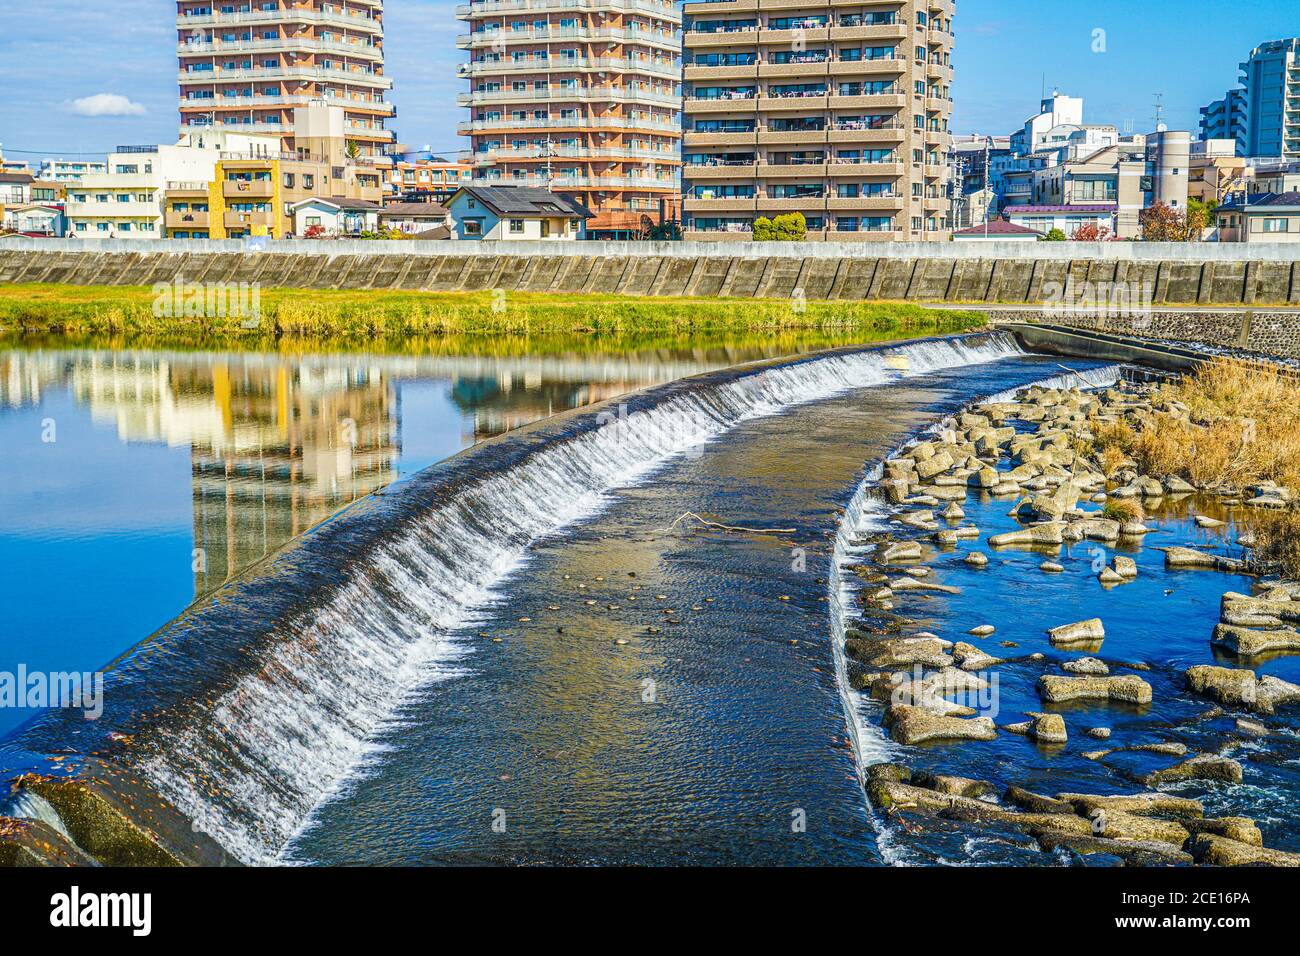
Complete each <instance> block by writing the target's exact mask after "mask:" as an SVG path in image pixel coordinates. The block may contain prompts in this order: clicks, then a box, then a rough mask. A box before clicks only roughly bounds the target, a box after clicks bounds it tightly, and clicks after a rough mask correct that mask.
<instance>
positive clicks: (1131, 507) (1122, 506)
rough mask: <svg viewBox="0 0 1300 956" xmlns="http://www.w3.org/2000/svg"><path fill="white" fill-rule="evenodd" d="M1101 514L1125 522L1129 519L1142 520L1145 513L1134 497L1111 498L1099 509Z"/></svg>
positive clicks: (1121, 522) (1112, 519)
mask: <svg viewBox="0 0 1300 956" xmlns="http://www.w3.org/2000/svg"><path fill="white" fill-rule="evenodd" d="M1101 516H1102V517H1103V518H1109V519H1110V520H1111V521H1118V522H1120V524H1126V523H1127V522H1130V521H1142V520H1143V519H1144V518H1146V516H1147V515H1146V512H1145V511H1143V510H1142V505H1141V504H1139V503H1138V502H1137V501H1135V500H1134V499H1132V498H1113V499H1111V500H1110V501H1107V502H1106V507H1104V508H1102V509H1101Z"/></svg>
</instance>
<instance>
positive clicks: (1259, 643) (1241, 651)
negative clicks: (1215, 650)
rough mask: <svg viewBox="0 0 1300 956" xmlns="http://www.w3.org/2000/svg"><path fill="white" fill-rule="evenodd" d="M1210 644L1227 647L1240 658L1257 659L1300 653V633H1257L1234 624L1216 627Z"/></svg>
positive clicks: (1283, 630)
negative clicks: (1280, 654) (1258, 656)
mask: <svg viewBox="0 0 1300 956" xmlns="http://www.w3.org/2000/svg"><path fill="white" fill-rule="evenodd" d="M1210 643H1212V644H1217V645H1219V646H1220V647H1226V648H1227V649H1228V650H1230V651H1232V653H1234V654H1236V655H1237V656H1238V657H1255V656H1257V655H1260V654H1267V653H1300V633H1296V632H1295V631H1293V630H1289V629H1274V630H1267V631H1256V630H1251V629H1250V628H1248V627H1236V626H1234V625H1232V624H1218V625H1215V628H1214V635H1213V636H1212V637H1211V638H1210Z"/></svg>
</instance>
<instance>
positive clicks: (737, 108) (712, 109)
mask: <svg viewBox="0 0 1300 956" xmlns="http://www.w3.org/2000/svg"><path fill="white" fill-rule="evenodd" d="M757 107H758V97H757V96H734V97H721V96H718V97H707V98H697V97H689V98H687V99H685V100H683V101H682V111H683V112H686V113H690V114H691V115H693V116H694V115H697V114H701V113H735V114H738V115H752V114H753V112H754V110H755V109H757Z"/></svg>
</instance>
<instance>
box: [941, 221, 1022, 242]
mask: <svg viewBox="0 0 1300 956" xmlns="http://www.w3.org/2000/svg"><path fill="white" fill-rule="evenodd" d="M1042 238H1043V234H1042V233H1041V232H1039V231H1038V230H1037V229H1030V228H1029V227H1028V226H1018V225H1016V224H1015V223H1014V222H1007V221H1006V220H1005V219H991V220H989V221H988V222H986V223H985V222H981V223H978V224H976V225H972V226H969V227H967V228H965V229H958V230H957V231H956V232H954V233H953V234H952V241H953V242H1038V241H1039V240H1040V239H1042Z"/></svg>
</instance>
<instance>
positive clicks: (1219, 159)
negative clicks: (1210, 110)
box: [1187, 139, 1283, 203]
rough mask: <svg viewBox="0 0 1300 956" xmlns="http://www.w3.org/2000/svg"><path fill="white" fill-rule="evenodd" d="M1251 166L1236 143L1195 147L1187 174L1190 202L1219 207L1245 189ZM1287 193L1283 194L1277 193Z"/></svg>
mask: <svg viewBox="0 0 1300 956" xmlns="http://www.w3.org/2000/svg"><path fill="white" fill-rule="evenodd" d="M1248 168H1249V164H1248V163H1247V161H1246V160H1245V159H1244V158H1242V157H1240V156H1238V155H1237V143H1236V140H1234V139H1201V140H1197V141H1196V142H1194V143H1192V144H1191V152H1190V164H1189V166H1188V170H1187V195H1188V198H1191V199H1197V200H1199V201H1200V202H1207V203H1219V202H1223V200H1224V199H1225V198H1226V197H1227V195H1228V194H1229V193H1230V192H1232V191H1233V190H1236V189H1241V188H1242V184H1243V182H1244V179H1245V177H1246V175H1247V170H1248ZM1277 191H1283V190H1277Z"/></svg>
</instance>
